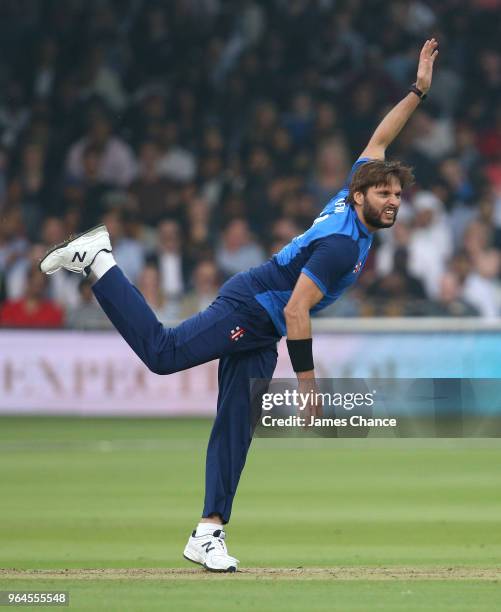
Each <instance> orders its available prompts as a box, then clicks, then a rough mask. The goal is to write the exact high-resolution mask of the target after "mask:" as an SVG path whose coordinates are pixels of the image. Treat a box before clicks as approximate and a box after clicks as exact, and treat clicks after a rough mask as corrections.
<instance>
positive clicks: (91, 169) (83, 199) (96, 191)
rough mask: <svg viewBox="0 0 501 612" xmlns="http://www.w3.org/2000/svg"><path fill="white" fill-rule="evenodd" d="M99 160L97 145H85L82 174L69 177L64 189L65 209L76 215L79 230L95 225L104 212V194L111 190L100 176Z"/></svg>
mask: <svg viewBox="0 0 501 612" xmlns="http://www.w3.org/2000/svg"><path fill="white" fill-rule="evenodd" d="M100 160H101V150H100V149H99V147H97V146H96V145H93V144H88V145H86V147H85V148H84V150H83V153H82V176H81V177H80V178H76V177H72V178H70V179H69V180H68V182H67V184H66V186H65V189H64V197H65V201H66V205H67V209H69V210H72V211H74V212H75V213H76V214H77V216H78V228H79V231H84V230H85V229H86V228H89V227H93V226H94V225H97V223H98V222H99V220H100V219H101V217H102V216H103V215H104V213H105V212H106V196H107V195H108V194H109V193H110V191H112V190H113V186H112V185H111V184H110V183H106V182H105V181H104V180H103V179H102V178H101V170H100V163H101V161H100Z"/></svg>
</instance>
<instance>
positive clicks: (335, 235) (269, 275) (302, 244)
mask: <svg viewBox="0 0 501 612" xmlns="http://www.w3.org/2000/svg"><path fill="white" fill-rule="evenodd" d="M367 161H371V160H370V159H369V158H367V157H362V158H360V159H358V160H357V161H356V162H355V164H354V165H353V167H352V169H351V172H350V175H349V177H348V179H347V181H346V182H345V184H344V185H343V187H342V189H341V190H340V191H339V192H338V193H337V194H336V195H335V196H334V197H333V198H332V199H331V200H330V201H329V202H328V203H327V205H326V206H325V208H324V209H323V210H322V212H321V213H320V215H319V216H318V217H317V218H316V219H315V221H314V222H313V225H312V226H311V227H310V228H309V229H308V230H307V231H306V232H304V233H303V234H301V235H300V236H296V237H295V238H294V239H293V240H292V241H291V242H290V243H289V244H287V245H286V246H285V247H284V248H283V249H282V250H281V251H280V252H279V253H277V254H276V255H273V257H272V258H271V259H270V260H269V261H267V262H266V263H264V264H262V265H261V266H258V267H256V268H251V269H250V270H248V271H246V272H241V273H239V274H237V275H236V276H234V277H233V278H232V279H230V280H229V281H228V282H227V283H226V284H225V285H223V287H222V288H221V292H220V293H221V295H225V296H228V297H231V298H234V299H240V300H242V299H245V300H246V299H249V297H254V298H255V299H256V300H257V301H258V302H259V304H261V306H262V307H263V308H264V309H265V310H266V311H267V313H268V314H269V316H270V318H271V320H272V321H273V323H274V325H275V327H276V328H277V331H278V332H279V333H280V334H281V335H282V336H285V335H286V334H287V330H286V326H285V318H284V308H285V306H286V305H287V302H288V301H289V298H290V296H291V294H292V291H293V289H294V287H295V285H296V283H297V280H298V278H299V275H300V274H301V272H303V273H304V274H306V275H307V276H309V278H311V280H312V281H313V282H314V283H315V284H316V285H317V286H318V288H319V289H320V290H321V291H322V293H323V298H322V299H321V300H320V302H318V304H316V305H315V306H314V307H313V308H312V309H311V311H310V312H311V314H314V313H316V312H318V311H319V310H322V309H323V308H325V307H326V306H329V304H332V303H333V302H334V301H335V300H337V299H338V297H339V296H340V295H341V294H342V293H343V291H344V290H345V289H346V288H347V287H349V286H350V285H352V284H353V283H354V282H355V281H356V280H357V278H358V276H359V274H360V271H361V270H362V268H363V266H364V264H365V261H366V259H367V255H368V252H369V248H370V246H371V243H372V235H371V234H370V233H369V231H368V229H367V228H366V227H365V226H364V225H363V223H361V221H360V220H359V218H358V216H357V213H356V212H355V210H354V208H353V206H351V205H350V204H348V203H346V197H347V196H348V193H349V183H350V180H351V177H352V176H353V173H354V172H355V170H356V169H357V168H358V167H359V166H360V165H362V164H363V163H365V162H367Z"/></svg>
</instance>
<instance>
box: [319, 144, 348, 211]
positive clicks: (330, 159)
mask: <svg viewBox="0 0 501 612" xmlns="http://www.w3.org/2000/svg"><path fill="white" fill-rule="evenodd" d="M348 172H349V166H348V151H347V150H346V146H345V145H344V143H343V142H342V141H341V140H340V139H339V138H334V139H331V140H328V141H326V142H324V143H323V144H321V145H320V148H319V150H318V154H317V162H316V167H315V175H314V176H313V178H312V180H311V183H310V191H311V193H312V194H313V196H314V198H315V204H316V208H317V211H318V212H320V210H322V208H323V207H324V206H325V204H326V203H327V202H328V201H329V200H330V198H331V197H332V196H333V195H334V194H335V193H336V192H337V191H339V190H340V189H341V187H342V185H343V182H344V180H345V179H346V177H347V176H348Z"/></svg>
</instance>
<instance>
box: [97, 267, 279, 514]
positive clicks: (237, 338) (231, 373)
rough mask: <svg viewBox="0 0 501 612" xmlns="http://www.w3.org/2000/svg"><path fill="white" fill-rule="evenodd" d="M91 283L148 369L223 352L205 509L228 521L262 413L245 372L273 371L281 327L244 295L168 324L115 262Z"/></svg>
mask: <svg viewBox="0 0 501 612" xmlns="http://www.w3.org/2000/svg"><path fill="white" fill-rule="evenodd" d="M231 282H232V281H231V279H230V281H228V283H231ZM93 290H94V294H95V296H96V298H97V300H98V302H99V304H100V305H101V307H102V308H103V310H104V312H105V313H106V314H107V315H108V318H109V319H110V321H111V322H112V323H113V325H114V326H115V327H116V329H117V330H118V331H119V332H120V334H121V335H122V336H123V338H124V339H125V340H126V342H127V343H128V344H129V346H130V347H131V348H132V350H133V351H134V352H135V353H136V355H137V356H138V357H139V358H140V359H141V360H142V361H143V362H144V363H145V364H146V366H147V367H148V368H149V369H150V370H151V371H152V372H155V373H156V374H172V373H173V372H179V371H181V370H186V369H187V368H192V367H194V366H196V365H199V364H201V363H206V362H207V361H211V360H213V359H219V360H220V361H219V371H218V383H219V395H218V400H217V415H216V419H215V422H214V425H213V428H212V432H211V435H210V439H209V445H208V449H207V460H206V472H205V503H204V509H203V512H202V516H203V517H207V516H209V515H211V514H215V513H217V514H220V515H221V517H222V519H223V522H224V523H227V522H228V520H229V518H230V514H231V508H232V504H233V498H234V496H235V493H236V490H237V486H238V481H239V479H240V474H241V472H242V469H243V467H244V464H245V459H246V457H247V452H248V450H249V446H250V443H251V440H252V435H253V432H254V428H255V426H256V423H257V420H258V418H259V414H260V411H259V408H257V410H256V406H255V402H253V397H252V395H253V394H252V393H251V388H250V379H251V378H260V379H266V378H267V379H270V378H271V377H272V376H273V372H274V370H275V366H276V363H277V349H276V344H277V341H278V340H279V339H280V335H279V334H278V332H277V331H276V328H275V326H274V325H273V323H272V321H271V319H270V318H269V316H268V314H267V313H266V311H265V310H264V309H263V308H262V307H261V306H260V304H259V303H258V302H257V301H255V300H254V299H253V298H251V299H250V301H247V302H246V301H243V300H242V301H239V300H236V299H233V298H230V297H227V296H224V295H219V296H218V297H217V298H216V299H215V301H214V302H213V303H212V304H211V305H210V306H209V307H208V308H207V309H206V310H204V311H203V312H200V313H198V314H196V315H195V316H193V317H191V318H190V319H187V320H186V321H184V322H183V323H181V324H180V325H178V326H177V327H173V328H166V327H164V326H163V325H162V324H161V323H160V322H159V321H158V319H157V318H156V316H155V314H154V313H153V311H152V310H151V308H150V307H149V306H148V304H147V303H146V301H145V299H144V298H143V296H142V295H141V293H140V292H139V291H138V290H137V289H136V287H134V286H133V285H132V284H131V283H130V282H129V280H128V279H127V278H126V277H125V275H124V274H123V272H122V271H121V270H120V268H118V266H115V267H113V268H111V269H110V270H109V271H108V272H107V273H106V274H105V275H104V276H103V277H102V278H100V279H99V280H98V281H97V282H96V283H95V284H94V286H93ZM261 391H262V390H261ZM253 404H254V405H253Z"/></svg>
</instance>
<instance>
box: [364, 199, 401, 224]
mask: <svg viewBox="0 0 501 612" xmlns="http://www.w3.org/2000/svg"><path fill="white" fill-rule="evenodd" d="M387 208H391V207H389V206H385V207H384V208H383V209H382V210H380V209H379V208H378V207H377V206H375V205H374V204H372V202H371V201H370V199H369V198H368V197H367V196H365V198H364V204H363V206H362V213H363V215H364V219H365V221H366V223H367V224H368V225H372V227H377V228H378V229H384V228H385V227H391V226H392V225H393V224H394V223H395V221H396V220H397V214H398V209H397V208H392V210H394V211H395V213H394V215H393V218H391V219H388V218H385V216H384V214H385V212H384V211H385V210H386V209H387Z"/></svg>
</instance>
